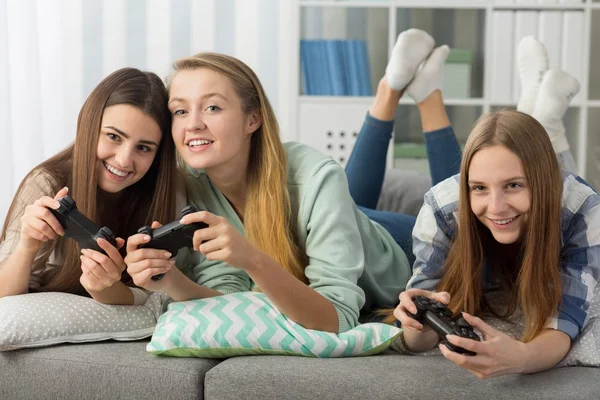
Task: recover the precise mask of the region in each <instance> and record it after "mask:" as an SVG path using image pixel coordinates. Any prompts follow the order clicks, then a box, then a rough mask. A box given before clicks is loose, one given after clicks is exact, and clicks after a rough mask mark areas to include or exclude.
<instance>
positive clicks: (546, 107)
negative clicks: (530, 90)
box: [531, 68, 579, 153]
mask: <svg viewBox="0 0 600 400" xmlns="http://www.w3.org/2000/svg"><path fill="white" fill-rule="evenodd" d="M578 92H579V82H578V81H577V79H575V78H574V77H572V76H571V75H569V74H568V73H566V72H565V71H562V70H560V69H558V68H551V69H549V70H548V71H547V72H546V73H545V74H544V79H543V80H542V83H541V84H540V88H539V91H538V94H537V99H536V101H535V106H534V107H533V112H532V113H531V116H532V117H533V118H535V119H536V120H538V122H539V123H540V124H542V126H543V127H544V128H545V129H546V132H548V136H549V137H550V140H551V141H552V147H554V151H555V152H556V153H562V152H563V151H566V150H568V149H569V142H567V136H566V134H565V133H566V132H565V126H564V124H563V121H562V119H563V116H564V115H565V112H566V111H567V108H568V107H569V103H570V102H571V99H572V98H573V96H575V95H576V94H577V93H578Z"/></svg>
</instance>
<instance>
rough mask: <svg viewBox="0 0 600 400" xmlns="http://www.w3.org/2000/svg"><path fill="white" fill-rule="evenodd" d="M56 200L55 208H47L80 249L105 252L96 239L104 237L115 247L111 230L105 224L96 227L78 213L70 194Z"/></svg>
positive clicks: (115, 242) (66, 234)
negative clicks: (58, 204) (57, 204)
mask: <svg viewBox="0 0 600 400" xmlns="http://www.w3.org/2000/svg"><path fill="white" fill-rule="evenodd" d="M58 202H59V203H60V207H59V208H58V209H57V210H54V209H52V208H48V209H49V210H50V211H51V212H52V214H53V215H54V216H55V217H56V219H57V220H58V222H60V224H61V225H62V227H63V228H64V230H65V237H68V238H71V239H74V240H76V241H77V243H79V247H80V248H82V249H92V250H96V251H98V252H100V253H102V254H106V252H105V251H104V249H102V248H101V247H100V246H98V242H97V240H98V239H100V238H103V239H106V241H107V242H109V243H110V244H111V245H113V246H115V247H116V245H117V241H116V239H115V235H114V233H113V231H111V230H110V229H108V228H107V227H105V226H103V227H102V228H100V227H98V226H97V225H96V224H94V223H93V222H92V221H90V220H89V219H88V218H87V217H86V216H85V215H83V214H82V213H80V212H79V210H78V209H77V206H76V204H75V200H73V199H72V198H71V197H70V196H65V197H61V198H60V199H58Z"/></svg>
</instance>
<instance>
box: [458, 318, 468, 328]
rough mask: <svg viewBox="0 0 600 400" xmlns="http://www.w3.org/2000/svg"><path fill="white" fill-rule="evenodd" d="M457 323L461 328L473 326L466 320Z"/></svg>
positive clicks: (461, 319)
mask: <svg viewBox="0 0 600 400" xmlns="http://www.w3.org/2000/svg"><path fill="white" fill-rule="evenodd" d="M457 322H458V326H461V327H467V326H471V325H469V323H468V322H467V321H466V320H465V319H464V318H459V319H458V321H457Z"/></svg>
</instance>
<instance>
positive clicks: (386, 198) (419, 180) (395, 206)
mask: <svg viewBox="0 0 600 400" xmlns="http://www.w3.org/2000/svg"><path fill="white" fill-rule="evenodd" d="M429 188H431V179H430V178H429V177H427V176H422V175H417V174H416V173H414V172H411V171H402V170H399V169H388V170H387V171H386V172H385V178H384V180H383V187H382V189H381V194H380V196H379V202H378V203H377V209H378V210H385V211H391V212H396V213H403V214H408V215H415V216H416V215H417V214H418V213H419V210H420V209H421V206H422V205H423V196H424V195H425V193H426V192H427V191H428V190H429Z"/></svg>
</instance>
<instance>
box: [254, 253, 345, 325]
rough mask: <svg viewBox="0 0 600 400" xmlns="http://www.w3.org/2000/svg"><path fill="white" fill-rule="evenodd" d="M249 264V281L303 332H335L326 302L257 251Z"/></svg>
mask: <svg viewBox="0 0 600 400" xmlns="http://www.w3.org/2000/svg"><path fill="white" fill-rule="evenodd" d="M250 264H251V267H250V268H249V269H247V270H246V272H247V273H248V275H250V278H251V279H252V280H253V281H254V283H256V285H257V286H258V287H259V288H260V289H261V291H262V292H263V293H265V294H266V295H267V296H268V297H269V299H270V300H271V301H272V302H273V304H274V305H275V306H276V307H277V308H278V309H279V310H280V311H281V312H282V313H283V314H284V315H285V316H286V317H288V318H289V319H291V320H293V321H294V322H297V323H298V324H300V325H302V326H303V327H305V328H307V329H315V330H320V331H326V332H333V333H337V332H338V329H339V322H338V314H337V311H336V310H335V307H334V306H333V304H332V303H331V302H330V301H329V300H327V299H326V298H325V297H323V296H322V295H321V294H319V293H317V292H316V291H315V290H313V289H312V288H310V287H308V286H306V285H305V284H304V283H302V282H301V281H300V280H298V279H296V278H295V277H294V276H293V275H292V274H290V273H289V272H288V271H286V270H285V269H284V268H283V267H282V266H281V265H279V263H277V261H275V260H274V259H273V258H272V257H270V256H268V255H267V254H265V253H262V252H258V253H257V255H256V256H255V257H254V258H253V259H252V260H251V262H250Z"/></svg>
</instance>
